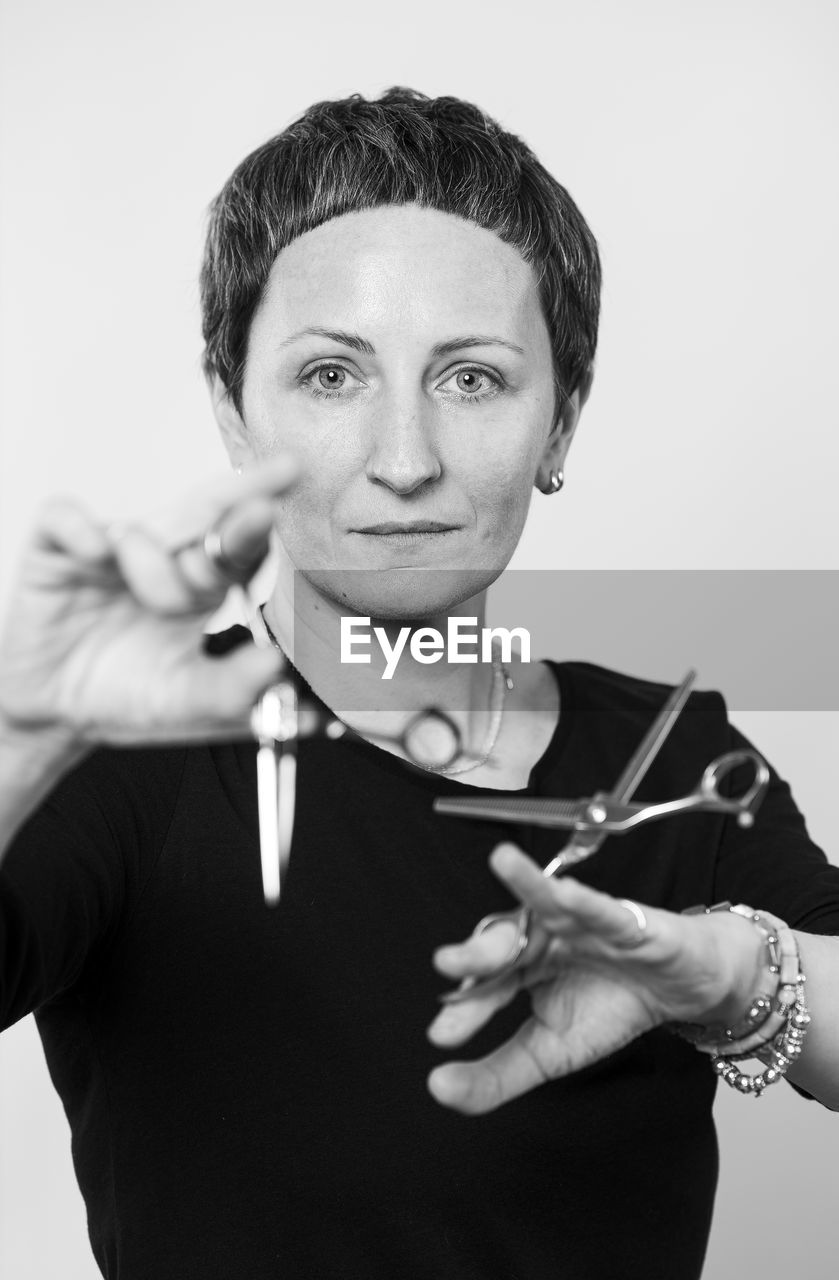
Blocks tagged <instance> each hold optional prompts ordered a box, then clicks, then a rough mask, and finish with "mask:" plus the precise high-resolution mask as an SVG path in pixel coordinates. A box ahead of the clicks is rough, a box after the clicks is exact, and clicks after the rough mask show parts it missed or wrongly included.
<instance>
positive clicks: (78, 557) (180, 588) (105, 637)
mask: <svg viewBox="0 0 839 1280" xmlns="http://www.w3.org/2000/svg"><path fill="white" fill-rule="evenodd" d="M295 475H296V466H295V464H294V462H293V460H292V459H291V458H289V457H288V456H285V457H283V458H275V459H272V460H271V461H270V462H266V463H264V464H262V465H260V466H259V467H254V468H253V469H250V470H249V471H248V472H247V473H246V474H245V475H244V476H243V477H241V478H234V477H232V476H230V477H225V479H224V480H223V481H218V480H217V481H216V482H215V483H214V484H208V485H205V486H204V487H203V488H201V489H199V490H197V491H195V492H194V493H192V494H191V495H190V496H189V497H188V498H187V499H186V500H185V501H184V502H183V503H182V504H180V505H179V507H178V508H177V509H176V510H173V511H172V512H171V513H170V514H169V515H168V516H166V517H164V518H163V519H162V520H160V521H158V522H156V524H155V527H154V528H152V527H150V526H148V525H143V526H141V525H139V524H131V525H124V526H120V527H118V528H117V527H114V526H110V527H104V526H103V525H101V524H99V523H97V522H96V521H95V520H94V519H93V518H92V517H91V516H90V515H89V514H88V513H87V512H86V511H85V510H84V509H83V508H82V507H81V506H79V505H78V504H76V503H75V502H71V501H67V500H61V501H54V502H51V503H50V504H48V505H47V506H46V507H45V509H44V511H43V512H42V514H41V518H40V521H39V523H38V525H37V527H36V529H35V531H34V534H33V536H32V538H31V540H30V543H29V546H28V547H27V550H26V552H25V555H24V559H23V563H22V566H21V570H20V573H19V576H18V581H17V585H16V589H15V590H14V592H13V594H12V599H11V604H10V608H9V612H8V616H7V618H6V621H5V624H4V629H3V634H2V637H0V724H2V725H3V726H4V727H5V728H6V731H7V732H11V733H12V734H13V735H14V736H18V735H19V734H20V733H21V732H23V734H24V736H25V737H27V738H29V736H30V733H32V732H34V734H35V736H36V737H39V736H41V735H44V736H45V737H46V738H54V739H64V740H65V741H67V743H68V744H74V745H75V746H77V747H79V746H82V745H83V744H85V745H88V746H90V745H94V744H96V743H118V744H126V745H127V744H135V743H136V744H139V743H150V742H151V743H154V742H158V743H159V742H176V741H177V742H184V741H190V740H192V741H194V740H205V739H219V738H225V737H228V738H229V737H235V736H241V735H242V734H247V733H248V732H249V713H250V709H251V707H252V705H253V703H254V701H255V700H256V698H257V697H258V696H259V694H260V693H262V692H263V690H264V689H265V688H267V687H268V685H270V684H271V683H273V682H274V681H275V680H276V679H277V677H278V675H279V673H280V671H281V669H282V658H281V656H280V655H279V654H278V653H277V652H276V651H272V650H264V649H258V648H256V647H255V646H254V645H251V644H248V645H243V646H240V647H239V648H237V649H235V650H234V651H233V652H232V653H230V654H229V655H227V656H225V657H220V658H214V657H210V656H208V655H206V654H205V653H204V652H203V629H204V625H205V623H206V621H207V619H208V618H209V617H210V616H211V615H212V613H213V612H214V611H215V610H216V609H217V608H218V607H219V606H220V605H221V603H222V601H223V600H224V597H225V595H226V592H227V590H228V588H229V587H230V585H231V583H232V582H233V581H241V580H244V579H245V578H247V577H250V576H251V574H252V573H253V572H254V571H255V570H256V568H257V567H258V565H259V564H260V563H261V561H262V560H263V559H264V556H265V554H266V552H267V550H268V544H269V537H270V532H271V529H272V526H273V509H272V500H274V499H276V498H277V497H279V496H280V495H282V493H283V492H284V491H285V490H286V489H287V488H288V487H289V486H290V485H291V484H292V483H293V481H294V478H295ZM213 526H215V527H216V528H217V530H218V532H219V534H220V538H221V546H222V549H223V554H224V559H225V562H228V563H230V565H231V572H230V573H225V572H223V571H222V570H221V569H220V568H219V567H218V564H217V563H215V562H214V561H213V560H211V559H209V558H208V556H207V553H206V551H205V549H204V534H205V532H206V531H207V529H209V528H210V527H213Z"/></svg>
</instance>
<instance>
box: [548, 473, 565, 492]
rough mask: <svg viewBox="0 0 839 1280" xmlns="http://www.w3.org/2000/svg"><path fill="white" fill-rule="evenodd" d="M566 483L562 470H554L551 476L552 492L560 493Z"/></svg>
mask: <svg viewBox="0 0 839 1280" xmlns="http://www.w3.org/2000/svg"><path fill="white" fill-rule="evenodd" d="M564 484H565V476H564V475H563V474H562V472H561V471H552V472H551V476H550V485H551V493H559V491H560V489H561V488H562V486H563V485H564Z"/></svg>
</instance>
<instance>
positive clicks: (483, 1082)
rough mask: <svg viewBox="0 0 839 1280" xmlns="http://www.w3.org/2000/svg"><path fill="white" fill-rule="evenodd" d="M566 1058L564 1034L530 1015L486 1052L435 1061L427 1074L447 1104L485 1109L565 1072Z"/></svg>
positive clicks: (432, 1087) (468, 1112)
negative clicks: (458, 1059)
mask: <svg viewBox="0 0 839 1280" xmlns="http://www.w3.org/2000/svg"><path fill="white" fill-rule="evenodd" d="M566 1058H567V1055H565V1054H564V1053H563V1049H562V1041H561V1039H560V1038H559V1037H558V1036H556V1035H554V1034H553V1033H552V1032H551V1031H550V1030H549V1029H548V1028H547V1027H545V1026H544V1025H543V1024H542V1023H540V1022H537V1021H536V1019H535V1018H530V1019H528V1021H527V1022H525V1023H524V1025H523V1026H521V1027H520V1028H519V1030H518V1031H517V1032H516V1034H515V1035H514V1036H512V1037H511V1038H510V1039H509V1040H508V1041H507V1042H506V1043H505V1044H503V1045H501V1046H500V1047H499V1048H498V1049H496V1050H495V1051H494V1052H493V1053H490V1054H488V1055H487V1056H486V1057H485V1058H479V1059H477V1060H476V1061H474V1062H447V1063H445V1064H444V1065H443V1066H441V1067H436V1068H435V1069H434V1071H432V1072H431V1074H430V1075H429V1077H428V1088H429V1090H430V1092H431V1094H432V1096H433V1097H434V1098H436V1099H437V1101H438V1102H440V1103H442V1105H443V1106H445V1107H451V1108H453V1109H454V1110H456V1111H461V1112H463V1113H464V1114H465V1115H483V1114H485V1113H486V1112H488V1111H494V1110H495V1109H496V1107H500V1106H502V1105H503V1103H505V1102H510V1101H511V1100H512V1099H513V1098H518V1097H520V1096H521V1095H522V1094H524V1093H527V1092H528V1091H529V1090H530V1089H535V1088H537V1087H538V1086H539V1085H540V1084H544V1083H545V1082H546V1081H547V1080H551V1079H555V1078H556V1077H557V1076H559V1075H562V1074H563V1072H564V1070H565V1069H566Z"/></svg>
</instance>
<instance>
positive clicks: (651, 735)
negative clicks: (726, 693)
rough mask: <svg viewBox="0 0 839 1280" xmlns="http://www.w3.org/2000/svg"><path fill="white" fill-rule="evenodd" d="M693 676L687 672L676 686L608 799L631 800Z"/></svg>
mask: <svg viewBox="0 0 839 1280" xmlns="http://www.w3.org/2000/svg"><path fill="white" fill-rule="evenodd" d="M695 679H696V672H695V671H693V670H690V671H688V673H687V675H686V676H685V678H684V680H683V681H682V683H681V684H680V685H678V686H677V687H676V688H675V689H674V690H673V692H672V693H671V694H670V697H669V698H668V699H667V701H666V702H665V703H664V706H663V707H662V708H661V710H660V711H659V713H658V715H657V716H656V718H655V720H653V722H652V724H651V725H650V727H649V729H648V730H647V732H646V733H645V734H644V736H643V738H642V739H641V741H640V742H639V744H638V746H637V747H636V749H635V751H634V752H633V754H632V756H631V757H630V759H629V762H628V763H627V765H626V767H625V769H624V771H623V773H622V774H621V776H620V777H619V778H618V780H617V782H616V783H615V785H614V787H613V788H612V790H611V791H610V792H609V795H608V798H609V799H610V800H617V801H623V800H631V799H632V796H633V795H634V793H635V788H636V787H637V786H639V785H640V783H641V782H642V781H643V779H644V777H645V776H646V773H647V770H648V769H649V767H650V765H651V764H652V762H653V760H655V758H656V756H657V755H658V753H659V751H660V750H661V748H662V747H663V745H664V743H665V741H666V740H667V735H668V734H669V733H670V730H671V729H672V728H673V725H674V724H675V723H676V721H677V719H678V718H679V714H680V712H681V710H682V707H683V706H684V705H685V703H686V702H687V700H688V698H689V696H690V691H691V687H692V685H693V682H694V680H695Z"/></svg>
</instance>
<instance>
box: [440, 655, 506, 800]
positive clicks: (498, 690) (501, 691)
mask: <svg viewBox="0 0 839 1280" xmlns="http://www.w3.org/2000/svg"><path fill="white" fill-rule="evenodd" d="M512 688H513V679H512V676H511V675H510V673H509V671H508V670H507V668H506V667H505V666H503V665H502V662H501V656H500V654H499V652H498V650H497V649H493V651H492V692H491V694H490V703H489V708H490V716H491V718H490V722H489V728H488V729H487V736H486V739H485V740H484V749H483V751H482V752H481V754H480V755H479V756H478V758H477V760H473V761H472V762H471V763H470V764H461V765H450V764H443V765H440V764H423V765H420V768H422V769H427V770H428V771H429V772H430V773H442V774H445V776H446V777H447V778H450V777H452V775H453V774H460V773H471V772H472V770H473V769H480V767H481V765H484V764H486V762H487V760H488V759H489V758H490V756H491V755H492V753H493V751H494V750H495V744H496V742H497V741H498V735H499V733H500V732H501V721H502V719H503V717H504V703H505V702H506V700H507V693H508V691H509V690H511V689H512Z"/></svg>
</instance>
